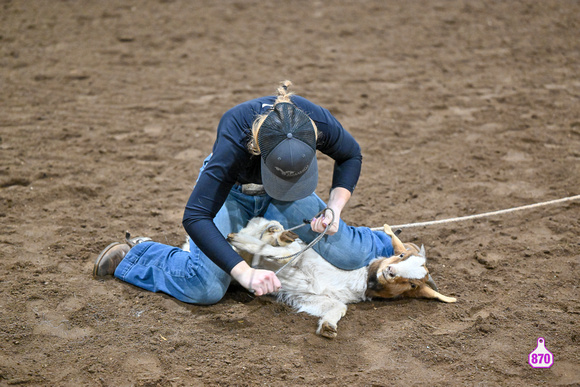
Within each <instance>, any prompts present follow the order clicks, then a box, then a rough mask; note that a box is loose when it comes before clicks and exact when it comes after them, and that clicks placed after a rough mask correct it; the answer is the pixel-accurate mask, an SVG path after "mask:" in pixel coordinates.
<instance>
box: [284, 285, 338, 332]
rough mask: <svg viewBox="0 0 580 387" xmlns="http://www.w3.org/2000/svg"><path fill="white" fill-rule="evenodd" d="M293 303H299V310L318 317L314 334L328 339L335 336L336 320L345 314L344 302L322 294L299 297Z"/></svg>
mask: <svg viewBox="0 0 580 387" xmlns="http://www.w3.org/2000/svg"><path fill="white" fill-rule="evenodd" d="M294 305H297V306H298V305H299V308H298V310H299V311H300V312H306V313H308V314H311V315H313V316H318V317H320V319H319V320H318V328H317V329H316V334H318V335H320V336H324V337H327V338H329V339H334V338H335V337H336V335H337V333H338V331H337V325H338V322H339V321H340V319H341V318H342V317H343V316H344V315H345V314H346V309H347V307H346V304H345V303H343V302H340V301H338V300H333V299H332V298H329V297H328V296H324V295H308V296H306V297H301V299H300V301H297V302H295V303H294Z"/></svg>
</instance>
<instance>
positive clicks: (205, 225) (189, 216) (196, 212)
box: [182, 113, 249, 273]
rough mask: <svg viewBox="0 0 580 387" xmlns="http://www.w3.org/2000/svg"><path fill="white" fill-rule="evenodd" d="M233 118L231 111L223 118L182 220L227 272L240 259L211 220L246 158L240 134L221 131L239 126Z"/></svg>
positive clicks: (214, 260)
mask: <svg viewBox="0 0 580 387" xmlns="http://www.w3.org/2000/svg"><path fill="white" fill-rule="evenodd" d="M235 118H236V117H235V115H234V114H231V113H226V114H225V115H224V116H223V117H222V120H221V121H220V125H219V126H218V136H217V139H216V142H215V144H214V147H213V155H212V157H211V159H210V160H209V163H208V164H207V165H206V167H205V168H204V170H203V172H202V173H201V175H200V176H199V179H198V181H197V183H196V185H195V188H194V189H193V192H192V193H191V195H190V197H189V200H188V202H187V205H186V207H185V211H184V214H183V222H182V223H183V227H184V228H185V230H186V231H187V233H188V235H189V236H190V237H191V239H192V240H193V241H194V242H195V244H196V245H197V246H198V247H199V249H200V250H201V251H202V252H203V253H204V254H205V255H207V256H208V258H210V259H211V260H212V261H213V262H214V263H215V264H216V265H218V266H219V267H220V268H221V269H222V270H224V271H225V272H226V273H230V272H231V270H232V268H233V267H234V266H236V265H237V264H238V263H240V262H241V261H242V258H241V257H240V256H239V255H238V254H237V253H236V252H235V251H234V250H233V249H232V247H231V246H230V244H229V243H228V242H227V241H226V239H225V238H224V236H223V235H222V234H221V232H220V231H219V230H218V228H217V227H216V225H215V223H214V221H213V219H214V218H215V216H216V214H217V213H218V211H219V210H220V208H221V207H222V206H223V204H224V202H225V201H226V198H227V197H228V194H229V192H230V190H231V188H232V187H233V185H234V184H235V182H236V177H237V176H238V174H239V171H240V170H241V168H243V167H244V166H245V165H246V163H247V162H248V158H249V154H248V152H247V151H246V150H245V146H244V144H242V143H240V141H241V140H240V137H234V136H232V135H231V133H232V131H228V130H223V128H225V127H227V126H228V125H238V124H239V123H237V122H235Z"/></svg>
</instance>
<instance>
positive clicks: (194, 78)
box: [0, 0, 580, 386]
mask: <svg viewBox="0 0 580 387" xmlns="http://www.w3.org/2000/svg"><path fill="white" fill-rule="evenodd" d="M579 36H580V4H579V3H578V2H576V1H564V0H562V1H542V2H536V1H509V2H488V1H485V2H484V1H409V2H399V1H384V0H376V1H371V0H369V1H362V0H361V1H352V0H348V1H346V0H345V1H329V2H322V1H292V2H263V1H241V0H238V1H227V0H217V1H210V0H204V1H195V2H190V1H185V0H184V1H171V0H169V1H153V0H147V1H133V2H131V1H125V0H123V1H117V0H114V1H113V0H109V1H50V2H49V1H43V2H41V1H16V0H15V1H10V0H8V1H7V0H0V89H1V92H0V137H1V138H0V199H1V201H0V222H1V230H0V256H1V258H0V318H1V321H0V349H1V350H0V385H34V386H36V385H47V386H80V385H86V386H98V385H103V386H130V385H135V386H190V385H200V386H201V385H241V386H245V385H247V386H250V385H262V384H263V385H311V386H318V385H341V386H347V385H348V386H350V385H367V386H390V385H439V386H440V385H443V386H445V385H449V386H452V385H489V386H491V385H506V386H521V385H578V384H579V383H580V337H579V331H580V330H579V324H578V321H579V314H580V302H579V295H580V293H579V289H578V287H579V284H580V283H579V277H580V267H579V264H580V243H579V238H578V236H579V234H580V220H579V218H580V201H578V200H569V201H566V202H563V203H558V204H552V205H547V206H542V207H538V208H534V209H530V210H523V211H517V212H512V213H508V214H503V215H496V216H491V217H486V218H481V219H475V220H468V221H461V222H456V223H446V224H441V225H433V226H423V227H412V228H407V229H404V230H403V233H402V234H401V239H402V240H403V241H410V242H415V243H418V244H424V245H425V247H426V249H427V255H428V257H429V262H428V264H429V268H430V270H431V272H432V274H433V277H434V278H435V280H436V282H437V283H438V285H439V287H440V289H441V292H442V293H444V294H446V295H451V296H454V297H457V299H458V302H457V303H456V304H444V303H440V302H435V301H428V300H410V299H398V300H390V301H389V300H372V301H368V302H363V303H360V304H356V305H352V307H351V308H350V309H349V312H348V313H347V315H346V316H345V317H344V318H343V319H342V320H341V322H340V323H339V332H338V337H337V338H336V339H334V340H328V339H325V338H322V337H319V336H317V335H315V328H316V321H317V319H316V318H314V317H312V316H308V315H305V314H297V313H295V312H294V311H292V310H291V309H290V308H288V307H286V306H284V305H281V304H278V303H276V302H275V301H274V300H273V299H272V298H270V297H260V298H254V297H252V296H251V295H250V294H248V293H247V292H245V291H244V290H243V289H241V288H240V287H236V286H233V287H232V288H231V289H230V291H229V292H228V294H227V295H226V297H225V298H224V299H223V300H222V301H221V302H220V303H218V304H217V305H213V306H195V305H187V304H184V303H181V302H178V301H176V300H175V299H173V298H171V297H169V296H167V295H163V294H155V293H149V292H147V291H143V290H140V289H138V288H136V287H133V286H131V285H128V284H126V283H123V282H120V281H119V280H116V279H106V280H95V279H93V278H92V276H91V270H92V267H93V262H94V260H95V257H96V255H97V254H98V253H99V252H100V251H101V249H103V248H104V247H105V246H106V245H108V244H109V243H111V242H113V241H120V240H122V239H123V237H124V233H125V230H130V231H131V232H132V233H133V235H145V236H150V237H152V238H154V239H155V240H156V241H159V242H164V243H167V244H172V245H179V244H181V243H182V241H183V240H184V235H185V234H184V230H183V228H182V226H181V217H182V213H183V208H184V205H185V203H186V201H187V199H188V197H189V194H190V192H191V188H192V186H193V184H194V182H195V179H196V177H197V174H198V169H199V167H200V165H201V162H202V160H203V158H204V157H205V156H206V155H207V154H208V153H209V152H210V150H211V146H212V143H213V140H214V137H215V130H216V126H217V123H218V121H219V119H220V116H221V115H222V114H223V113H224V112H225V111H226V110H227V109H228V108H230V107H232V106H234V105H236V104H237V103H240V102H243V101H245V100H247V99H251V98H254V97H258V96H262V95H268V94H272V93H273V92H274V90H275V88H276V86H277V84H278V82H279V81H281V80H284V79H290V80H292V81H293V83H294V85H295V88H294V90H295V91H296V92H297V93H298V94H300V95H302V96H304V97H307V98H308V99H310V100H312V101H313V102H315V103H318V104H320V105H322V106H325V107H327V108H328V109H329V110H330V111H331V112H332V113H334V114H335V115H336V117H337V118H338V119H339V120H340V121H341V122H342V124H343V125H344V127H345V128H346V129H347V130H349V131H350V132H351V133H352V134H353V135H354V136H355V138H356V139H357V140H358V141H359V142H360V144H361V146H362V149H363V155H364V163H363V171H362V175H361V178H360V181H359V184H358V187H357V189H356V191H355V194H354V196H353V197H352V199H351V201H350V202H349V205H348V207H347V208H346V209H345V210H344V212H343V218H344V219H345V220H346V221H347V222H348V223H350V224H353V225H361V226H370V227H378V226H382V225H383V223H390V224H393V225H401V224H408V223H415V222H420V221H429V220H436V219H448V218H453V217H457V216H467V215H473V214H480V213H485V212H489V211H495V210H500V209H506V208H513V207H517V206H523V205H528V204H533V203H541V202H545V201H549V200H554V199H559V198H569V197H573V196H575V195H578V194H580V184H579V182H580V39H578V37H579ZM319 160H320V165H321V168H320V169H321V174H320V175H321V176H320V177H321V178H320V184H319V187H318V190H317V192H318V193H319V194H320V195H321V196H322V197H326V195H327V192H328V189H329V185H330V180H331V171H332V164H331V163H330V161H329V159H328V158H326V157H325V156H322V155H321V156H320V157H319ZM539 337H543V338H545V346H546V348H547V349H548V350H549V351H550V352H551V353H552V354H553V365H552V367H551V368H549V369H533V368H532V367H530V365H529V364H528V354H530V352H532V351H533V350H534V349H535V348H536V345H537V340H538V338H539Z"/></svg>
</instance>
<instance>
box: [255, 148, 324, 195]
mask: <svg viewBox="0 0 580 387" xmlns="http://www.w3.org/2000/svg"><path fill="white" fill-rule="evenodd" d="M261 164H262V184H263V185H264V190H265V191H266V193H267V194H268V195H269V196H271V197H272V198H274V199H276V200H280V201H283V202H293V201H296V200H300V199H304V198H305V197H307V196H309V195H311V194H312V193H313V192H314V190H315V189H316V186H317V185H318V163H317V160H316V156H314V157H313V159H312V162H311V163H310V166H309V167H308V169H307V170H306V172H304V173H303V174H302V175H300V176H298V177H297V178H295V179H288V180H287V179H282V178H280V177H278V176H276V175H275V174H273V173H272V171H270V169H269V168H268V167H267V166H266V164H265V163H264V159H263V158H262V159H261Z"/></svg>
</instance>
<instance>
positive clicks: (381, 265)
mask: <svg viewBox="0 0 580 387" xmlns="http://www.w3.org/2000/svg"><path fill="white" fill-rule="evenodd" d="M384 230H385V232H386V233H387V234H388V235H390V236H391V238H392V242H393V248H394V250H395V254H396V255H394V256H392V257H389V258H386V257H379V258H377V259H375V260H373V261H372V262H371V263H370V264H369V265H368V266H366V267H363V268H361V269H357V270H341V269H339V268H337V267H335V266H333V265H332V264H330V263H329V262H327V261H326V260H325V259H324V258H322V257H321V256H320V255H319V254H318V253H317V252H316V251H314V250H313V249H308V250H306V251H305V252H304V253H303V254H301V255H300V256H298V257H297V258H296V259H294V260H292V261H291V262H288V261H289V259H286V260H285V262H279V261H278V262H273V263H274V265H275V266H277V269H279V271H278V272H277V273H276V274H277V276H278V278H279V279H280V282H281V283H282V288H281V289H280V290H279V291H278V292H277V294H276V296H277V299H278V301H280V302H283V303H286V304H288V305H290V306H291V307H293V308H295V309H297V311H298V312H305V313H308V314H311V315H313V316H316V317H319V318H320V319H319V321H318V328H317V330H316V333H317V334H319V335H321V336H324V337H327V338H331V339H332V338H334V337H336V335H337V324H338V321H339V320H340V319H341V318H342V317H343V316H344V315H345V314H346V310H347V304H350V303H355V302H361V301H365V300H370V299H372V298H373V297H379V298H394V297H398V296H404V297H412V298H421V297H422V298H432V299H438V300H440V301H443V302H455V301H456V299H455V298H453V297H446V296H444V295H442V294H440V293H439V292H438V291H437V287H436V286H435V283H434V282H433V280H432V278H431V276H430V275H429V271H428V270H427V267H426V266H425V262H426V257H425V248H424V247H423V246H421V248H418V247H417V246H415V245H413V244H403V243H402V242H401V241H400V240H399V238H398V237H397V236H396V235H395V234H394V233H393V232H392V230H391V228H390V227H389V226H388V225H385V226H384ZM227 239H228V241H229V242H230V244H231V245H232V246H233V247H234V248H235V249H236V251H238V252H239V253H241V255H242V256H243V257H245V258H244V259H249V257H252V265H253V266H258V267H263V268H268V267H267V265H268V264H265V263H264V262H268V261H270V265H271V264H272V261H271V260H268V259H266V260H265V261H264V259H261V258H260V257H286V256H289V255H292V254H294V253H297V252H299V251H300V250H302V249H303V248H304V246H305V243H304V242H303V241H301V240H300V239H299V238H298V236H297V235H296V234H295V233H293V232H291V231H287V230H284V228H283V227H282V225H281V224H280V223H279V222H277V221H269V220H267V219H264V218H254V219H252V220H250V222H249V223H248V225H247V226H246V227H245V228H243V229H242V230H241V231H240V232H238V233H232V234H229V235H228V237H227ZM287 262H288V263H287ZM284 263H287V265H286V266H285V267H284V268H283V269H281V270H280V268H281V266H282V264H284ZM270 269H272V268H270Z"/></svg>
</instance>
